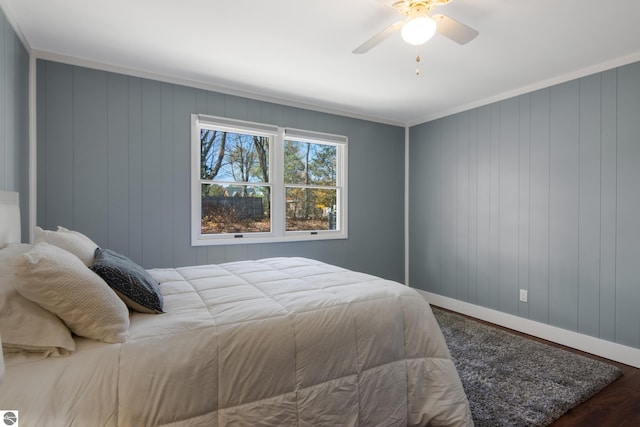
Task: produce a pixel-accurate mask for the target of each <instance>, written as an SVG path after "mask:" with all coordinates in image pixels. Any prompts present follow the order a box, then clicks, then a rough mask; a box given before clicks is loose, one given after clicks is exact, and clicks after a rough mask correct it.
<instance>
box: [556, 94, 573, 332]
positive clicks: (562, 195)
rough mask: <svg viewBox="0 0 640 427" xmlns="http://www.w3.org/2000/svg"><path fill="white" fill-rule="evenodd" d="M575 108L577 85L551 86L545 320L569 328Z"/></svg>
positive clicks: (571, 321) (571, 310)
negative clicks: (547, 274) (547, 310)
mask: <svg viewBox="0 0 640 427" xmlns="http://www.w3.org/2000/svg"><path fill="white" fill-rule="evenodd" d="M579 106H580V104H579V85H578V81H572V82H569V83H564V84H561V85H558V86H555V87H553V88H551V94H550V117H551V121H550V127H551V133H550V135H551V142H550V167H549V180H550V197H549V200H550V203H549V207H550V215H549V218H550V221H549V322H550V323H551V324H552V325H555V326H560V327H563V328H566V329H570V330H577V326H578V325H577V323H578V310H577V301H578V247H579V243H578V223H579V214H578V208H579V197H578V196H579V192H580V183H579V177H580V172H579V169H580V139H579V128H580V124H579V120H580V119H579V112H580V108H579Z"/></svg>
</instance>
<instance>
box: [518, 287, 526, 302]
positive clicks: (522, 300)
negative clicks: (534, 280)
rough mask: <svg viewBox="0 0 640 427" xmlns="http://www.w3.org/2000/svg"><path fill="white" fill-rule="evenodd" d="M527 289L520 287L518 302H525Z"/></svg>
mask: <svg viewBox="0 0 640 427" xmlns="http://www.w3.org/2000/svg"><path fill="white" fill-rule="evenodd" d="M527 294H528V291H527V290H526V289H520V302H527V299H528V295H527Z"/></svg>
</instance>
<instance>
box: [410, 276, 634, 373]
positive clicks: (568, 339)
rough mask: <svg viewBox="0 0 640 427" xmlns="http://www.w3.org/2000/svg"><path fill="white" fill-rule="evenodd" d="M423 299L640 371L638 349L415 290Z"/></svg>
mask: <svg viewBox="0 0 640 427" xmlns="http://www.w3.org/2000/svg"><path fill="white" fill-rule="evenodd" d="M417 290H418V292H420V293H421V294H422V295H423V296H424V297H425V299H426V300H427V301H428V302H429V303H430V304H433V305H435V306H438V307H442V308H446V309H447V310H451V311H455V312H457V313H460V314H464V315H467V316H471V317H475V318H476V319H480V320H484V321H486V322H491V323H494V324H496V325H500V326H503V327H505V328H509V329H513V330H516V331H518V332H522V333H525V334H528V335H533V336H535V337H538V338H542V339H545V340H548V341H552V342H555V343H557V344H561V345H564V346H567V347H571V348H575V349H576V350H580V351H584V352H586V353H590V354H594V355H596V356H600V357H604V358H606V359H610V360H614V361H616V362H620V363H624V364H626V365H630V366H634V367H636V368H640V349H636V348H633V347H628V346H625V345H621V344H617V343H614V342H611V341H606V340H603V339H600V338H595V337H591V336H588V335H584V334H580V333H577V332H573V331H568V330H566V329H562V328H558V327H556V326H551V325H547V324H545V323H540V322H536V321H534V320H529V319H525V318H523V317H518V316H514V315H512V314H507V313H502V312H500V311H497V310H493V309H490V308H486V307H481V306H478V305H475V304H470V303H467V302H464V301H459V300H456V299H453V298H449V297H445V296H442V295H438V294H434V293H431V292H426V291H421V290H419V289H417Z"/></svg>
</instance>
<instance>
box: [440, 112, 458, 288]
mask: <svg viewBox="0 0 640 427" xmlns="http://www.w3.org/2000/svg"><path fill="white" fill-rule="evenodd" d="M456 131H457V119H456V117H447V118H445V119H443V120H442V157H441V164H442V169H441V171H442V173H443V179H442V186H443V190H442V193H441V199H440V200H441V202H440V207H441V211H440V221H441V225H440V226H441V227H442V231H441V240H440V242H441V243H440V250H442V258H441V259H440V262H441V264H442V286H443V292H444V294H445V295H446V296H449V297H454V298H455V295H456V282H457V280H456V268H457V255H458V254H457V248H456V229H457V227H456V222H457V215H456V199H457V198H456V194H457V185H458V179H457V159H456V157H457V141H456V139H457V135H456Z"/></svg>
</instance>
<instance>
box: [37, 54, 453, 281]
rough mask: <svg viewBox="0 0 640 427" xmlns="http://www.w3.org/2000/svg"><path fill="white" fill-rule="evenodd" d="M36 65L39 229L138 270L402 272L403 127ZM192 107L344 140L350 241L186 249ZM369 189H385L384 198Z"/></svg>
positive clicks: (78, 69)
mask: <svg viewBox="0 0 640 427" xmlns="http://www.w3.org/2000/svg"><path fill="white" fill-rule="evenodd" d="M40 63H41V64H42V67H41V69H40V71H39V75H38V84H39V87H38V89H39V94H38V102H39V105H38V112H39V114H38V153H39V158H38V160H39V162H38V179H39V181H38V182H39V184H41V185H40V186H39V196H38V205H39V218H41V219H46V224H44V223H42V222H41V224H42V225H44V226H46V227H47V228H55V226H56V225H58V224H60V225H66V226H70V227H72V228H76V229H78V230H80V231H83V232H85V233H86V234H88V235H89V236H90V237H92V238H94V239H95V240H96V241H97V242H99V243H100V244H101V245H105V246H110V247H112V248H113V249H114V250H119V251H120V252H122V253H123V254H124V255H126V256H128V257H130V258H131V259H132V260H133V261H135V262H138V263H139V264H141V265H143V266H144V267H147V268H152V267H164V266H179V265H187V264H189V265H192V264H203V263H219V262H224V261H227V260H238V259H247V258H261V257H266V256H308V257H312V258H316V259H319V260H326V261H329V262H334V263H335V264H338V265H342V266H344V267H347V268H353V269H357V270H360V271H365V272H370V273H372V274H378V275H380V276H382V277H386V278H389V279H394V280H398V281H402V280H403V279H404V253H403V252H404V251H403V249H404V232H403V231H404V223H403V220H404V188H403V184H404V158H405V156H404V129H403V128H401V127H397V126H388V125H383V124H379V123H373V122H367V121H363V120H358V119H351V118H346V117H338V116H335V115H331V114H326V113H319V112H312V111H304V110H300V109H297V108H293V107H285V106H282V105H276V104H271V103H267V102H263V101H255V100H250V99H246V98H240V97H236V96H231V95H224V94H218V93H214V92H208V91H204V90H201V89H194V88H186V87H182V86H177V85H173V84H168V83H160V82H157V81H152V80H147V79H140V78H135V77H130V76H123V75H117V74H113V73H108V72H103V71H96V70H90V69H85V68H82V67H75V66H68V65H62V64H59V63H54V62H49V61H40ZM192 113H204V114H212V115H217V116H223V117H232V118H237V119H246V120H253V121H258V122H267V123H272V124H275V125H278V126H283V125H285V124H287V125H289V126H293V127H299V128H304V127H307V128H308V129H309V130H311V131H321V132H330V133H339V134H344V135H345V136H347V137H348V138H349V154H350V159H352V160H351V162H350V165H349V166H350V169H349V174H350V178H351V179H350V182H349V184H350V188H349V192H350V196H351V195H353V199H352V200H351V201H350V202H353V203H350V206H349V210H350V213H351V215H353V216H352V217H351V218H352V222H351V225H354V223H355V225H354V226H353V227H350V230H349V231H350V233H349V239H348V240H340V241H322V242H304V243H286V244H256V245H229V246H215V247H214V246H211V247H198V248H195V247H192V246H191V243H190V220H191V216H190V207H191V200H190V191H189V188H190V183H191V171H190V167H191V166H190V152H191V145H190V140H191V123H190V115H191V114H192ZM272 120H277V121H272ZM389 147H393V148H392V149H391V150H389ZM452 158H453V159H455V153H454V155H453V156H452ZM381 171H384V176H385V179H382V180H381V179H380V177H381V175H380V173H381ZM372 183H375V185H372ZM69 194H70V196H68V195H69ZM379 194H385V199H384V204H381V201H380V197H379ZM373 229H379V231H377V232H371V230H373ZM452 238H454V236H452ZM380 241H384V245H380Z"/></svg>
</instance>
